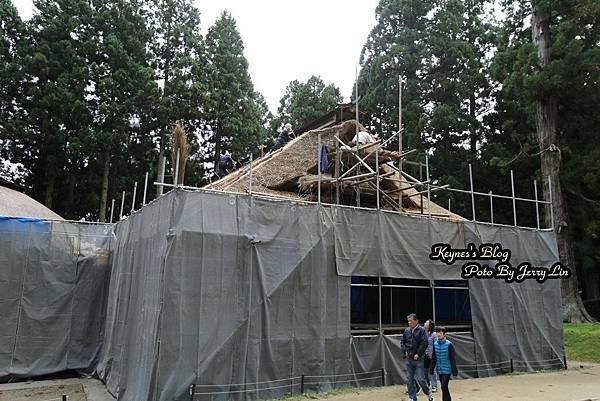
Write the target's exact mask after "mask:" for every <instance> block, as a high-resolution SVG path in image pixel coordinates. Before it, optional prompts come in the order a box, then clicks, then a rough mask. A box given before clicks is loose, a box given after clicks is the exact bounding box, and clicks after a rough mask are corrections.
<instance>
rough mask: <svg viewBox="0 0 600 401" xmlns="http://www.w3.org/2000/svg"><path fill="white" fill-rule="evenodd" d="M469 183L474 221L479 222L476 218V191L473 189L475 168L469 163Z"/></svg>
mask: <svg viewBox="0 0 600 401" xmlns="http://www.w3.org/2000/svg"><path fill="white" fill-rule="evenodd" d="M469 181H470V182H471V209H472V210H473V221H477V218H476V217H475V191H474V189H473V168H472V167H471V163H469Z"/></svg>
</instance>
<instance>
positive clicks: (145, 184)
mask: <svg viewBox="0 0 600 401" xmlns="http://www.w3.org/2000/svg"><path fill="white" fill-rule="evenodd" d="M146 189H148V172H147V171H146V179H145V180H144V199H143V200H142V206H143V205H145V204H146Z"/></svg>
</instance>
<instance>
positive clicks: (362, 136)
mask: <svg viewBox="0 0 600 401" xmlns="http://www.w3.org/2000/svg"><path fill="white" fill-rule="evenodd" d="M371 142H375V138H374V137H373V135H371V134H369V133H368V132H367V131H360V132H359V133H358V134H356V135H354V138H352V142H350V144H351V145H352V146H355V145H356V144H357V143H358V145H364V144H366V143H371Z"/></svg>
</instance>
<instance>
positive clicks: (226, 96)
mask: <svg viewBox="0 0 600 401" xmlns="http://www.w3.org/2000/svg"><path fill="white" fill-rule="evenodd" d="M206 58H207V62H208V71H207V81H208V101H207V107H206V114H205V116H206V121H207V123H208V125H209V129H208V130H207V132H206V134H207V135H206V142H205V146H208V147H209V152H210V150H212V152H211V153H210V154H211V155H212V157H211V160H207V161H208V162H210V161H212V162H213V163H215V165H216V163H217V162H218V156H219V154H220V152H221V149H228V150H230V151H231V152H232V153H233V154H234V155H235V156H236V157H245V156H246V155H247V154H248V153H249V152H251V151H252V149H253V148H254V147H256V146H257V145H258V144H260V143H261V142H263V140H264V138H265V136H266V129H265V127H264V125H263V118H264V110H262V107H261V97H260V96H259V95H258V93H257V92H255V91H254V86H253V84H252V80H251V79H250V75H249V73H248V61H247V60H246V58H245V57H244V45H243V42H242V38H241V36H240V34H239V32H238V30H237V27H236V22H235V20H234V18H233V17H232V16H231V15H230V14H229V13H227V12H224V13H223V14H222V15H221V17H220V18H219V19H218V20H217V21H216V22H215V24H214V25H213V26H211V27H210V28H209V30H208V33H207V35H206ZM263 103H264V102H263Z"/></svg>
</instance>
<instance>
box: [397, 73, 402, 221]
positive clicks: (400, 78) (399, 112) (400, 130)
mask: <svg viewBox="0 0 600 401" xmlns="http://www.w3.org/2000/svg"><path fill="white" fill-rule="evenodd" d="M398 133H399V135H398V154H399V155H400V159H398V172H399V175H400V178H402V76H401V75H399V76H398ZM398 204H399V205H400V209H399V210H400V211H402V191H400V193H399V194H398Z"/></svg>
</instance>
